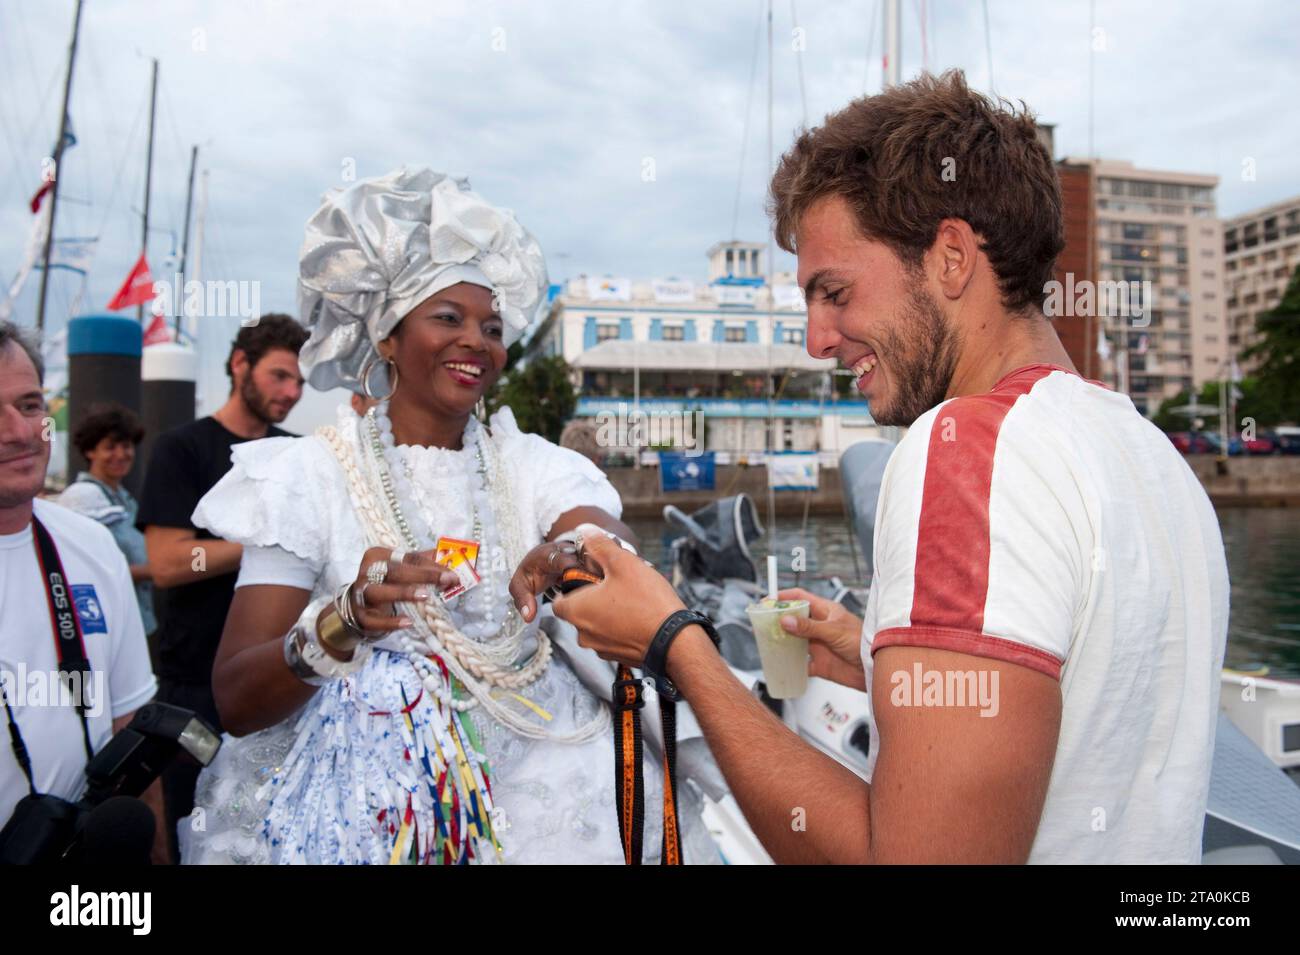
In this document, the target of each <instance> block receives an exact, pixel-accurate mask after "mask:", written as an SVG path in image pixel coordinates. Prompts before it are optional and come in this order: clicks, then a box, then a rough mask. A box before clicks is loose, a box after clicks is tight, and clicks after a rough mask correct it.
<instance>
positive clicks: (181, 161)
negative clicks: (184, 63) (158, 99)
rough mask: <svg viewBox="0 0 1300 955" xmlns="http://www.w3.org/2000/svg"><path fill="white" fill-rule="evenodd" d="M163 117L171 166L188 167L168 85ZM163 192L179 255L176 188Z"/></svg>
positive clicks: (186, 155)
mask: <svg viewBox="0 0 1300 955" xmlns="http://www.w3.org/2000/svg"><path fill="white" fill-rule="evenodd" d="M163 117H164V121H165V122H166V123H167V125H168V126H170V127H171V133H172V142H173V145H175V147H176V153H175V161H176V165H175V166H174V167H173V168H177V169H188V168H189V163H188V161H187V160H188V158H189V153H188V151H187V150H186V149H185V146H184V144H183V142H182V140H181V133H180V126H179V124H178V123H177V122H176V108H175V106H174V105H173V103H172V98H171V88H170V87H164V88H163ZM165 194H166V197H167V198H166V199H165V200H164V201H165V202H166V203H167V211H168V212H169V213H170V214H171V224H172V230H173V232H174V233H175V237H176V248H175V250H174V251H175V253H176V254H177V255H180V251H181V246H182V245H183V244H184V239H182V238H181V235H180V231H181V229H183V228H184V225H183V224H182V220H181V216H180V213H179V211H178V209H177V202H178V199H177V196H176V190H175V188H172V189H168V190H166V191H165Z"/></svg>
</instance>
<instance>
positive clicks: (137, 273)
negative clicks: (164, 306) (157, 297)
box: [108, 252, 154, 312]
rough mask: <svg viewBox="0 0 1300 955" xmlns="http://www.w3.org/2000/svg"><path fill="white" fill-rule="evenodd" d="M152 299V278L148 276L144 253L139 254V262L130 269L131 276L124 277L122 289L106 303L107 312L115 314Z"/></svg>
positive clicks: (147, 265) (147, 264)
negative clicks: (122, 309) (119, 310)
mask: <svg viewBox="0 0 1300 955" xmlns="http://www.w3.org/2000/svg"><path fill="white" fill-rule="evenodd" d="M153 297H154V293H153V276H152V275H150V274H149V263H148V262H146V261H145V260H144V253H143V252H141V253H140V259H139V261H137V262H136V263H135V267H134V268H133V269H131V274H130V275H128V276H127V277H126V281H125V282H123V283H122V287H121V288H120V289H118V290H117V294H116V295H114V296H113V300H112V301H111V302H109V303H108V310H109V311H110V312H116V311H117V310H118V309H120V308H126V307H127V306H130V305H143V304H145V303H146V302H149V301H152V300H153Z"/></svg>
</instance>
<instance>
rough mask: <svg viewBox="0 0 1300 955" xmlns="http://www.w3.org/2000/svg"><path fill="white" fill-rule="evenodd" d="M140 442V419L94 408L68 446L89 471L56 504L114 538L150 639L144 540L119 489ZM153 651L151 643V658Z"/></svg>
mask: <svg viewBox="0 0 1300 955" xmlns="http://www.w3.org/2000/svg"><path fill="white" fill-rule="evenodd" d="M143 440H144V427H143V426H142V425H141V424H140V419H139V418H137V417H136V416H135V415H134V414H132V413H131V412H130V411H128V410H127V409H126V408H123V407H122V406H121V405H115V404H114V405H95V406H93V407H92V408H91V409H90V413H89V414H87V415H86V417H85V418H83V419H82V420H81V423H80V424H78V425H77V427H76V430H75V431H74V432H73V434H72V444H73V446H74V447H75V448H76V449H77V451H78V452H80V453H81V456H82V457H84V458H85V459H86V462H87V463H88V464H89V466H90V470H89V471H82V472H81V473H80V474H78V475H77V479H76V480H75V481H73V482H72V483H71V484H69V485H68V487H67V489H66V490H64V492H63V493H62V494H60V495H59V497H58V502H59V503H60V504H62V505H63V506H64V507H66V508H68V509H69V510H73V511H76V512H77V513H78V514H81V515H83V516H85V517H89V518H90V519H91V520H95V521H99V523H101V524H103V525H104V526H105V527H107V528H108V529H109V532H110V533H112V535H113V539H114V540H115V541H117V546H118V547H119V548H121V550H122V553H123V554H125V555H126V562H127V563H128V564H130V565H131V580H132V581H134V582H135V596H136V600H137V601H138V602H139V604H140V618H141V619H142V620H143V621H144V632H145V633H146V634H147V635H149V636H150V637H152V636H153V632H154V630H155V629H157V626H158V624H157V621H156V620H155V619H154V613H153V577H152V575H151V574H150V573H149V559H148V556H147V554H146V553H145V548H144V534H143V533H142V532H141V531H140V530H139V529H138V528H137V527H136V526H135V514H136V511H137V510H138V509H139V505H138V504H137V503H136V500H135V498H134V497H132V496H131V492H130V491H128V490H127V489H126V487H125V485H123V483H122V482H123V481H124V480H126V476H127V475H128V474H130V473H131V466H132V465H133V464H134V463H135V450H136V448H137V447H138V446H139V444H140V442H141V441H143ZM152 650H153V643H152V640H151V641H150V656H152V655H153V653H152ZM155 669H156V667H155Z"/></svg>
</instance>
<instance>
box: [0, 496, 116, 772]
mask: <svg viewBox="0 0 1300 955" xmlns="http://www.w3.org/2000/svg"><path fill="white" fill-rule="evenodd" d="M32 538H33V540H34V542H35V544H36V560H37V561H38V562H39V564H40V567H41V577H42V578H44V580H45V596H46V600H47V602H48V604H49V608H50V624H51V626H52V627H53V631H54V650H55V653H56V654H57V655H58V658H59V676H60V678H61V679H62V680H63V681H64V684H65V685H66V686H67V688H68V690H69V692H70V693H71V694H72V696H73V705H74V706H75V707H76V709H77V716H78V717H79V718H80V720H81V741H82V743H83V744H84V746H85V748H86V760H87V762H89V761H90V759H91V757H93V756H94V755H95V750H94V747H92V746H91V745H90V722H89V721H88V720H87V719H86V691H87V688H88V687H89V686H90V685H91V684H90V679H91V670H90V661H89V660H88V659H86V642H85V638H84V637H83V635H82V632H81V619H80V618H79V617H78V616H77V607H76V604H75V603H74V602H73V599H72V592H71V585H70V584H69V583H68V578H67V575H66V574H64V572H63V562H62V561H61V560H60V559H59V550H58V548H57V547H55V546H54V538H53V537H52V536H51V535H50V532H49V531H48V530H46V529H45V525H44V524H42V523H41V521H40V518H38V517H37V516H36V515H35V514H33V515H32ZM74 674H76V676H75V678H74V676H73V675H74ZM0 696H3V697H4V706H5V716H6V717H7V718H8V721H9V742H10V744H11V746H12V747H13V751H14V758H15V759H17V760H18V765H19V766H21V767H22V770H23V774H24V775H25V776H26V777H27V786H28V788H29V789H31V791H32V792H33V793H35V792H36V785H35V783H34V782H33V777H32V762H31V756H30V754H29V753H28V752H27V745H26V744H25V743H24V742H23V736H22V733H21V732H19V730H18V724H17V723H16V722H15V721H14V713H13V709H12V708H11V707H10V705H9V697H8V695H7V694H5V693H4V692H3V688H0Z"/></svg>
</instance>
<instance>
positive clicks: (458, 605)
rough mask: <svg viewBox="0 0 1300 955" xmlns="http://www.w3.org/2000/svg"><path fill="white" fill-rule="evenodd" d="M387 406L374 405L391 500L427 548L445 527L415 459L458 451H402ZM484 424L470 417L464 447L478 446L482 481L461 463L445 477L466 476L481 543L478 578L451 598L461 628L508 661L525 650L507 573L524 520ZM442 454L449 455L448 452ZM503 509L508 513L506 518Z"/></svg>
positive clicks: (410, 533)
mask: <svg viewBox="0 0 1300 955" xmlns="http://www.w3.org/2000/svg"><path fill="white" fill-rule="evenodd" d="M387 412H388V405H387V402H384V403H381V404H380V405H379V406H378V407H377V408H375V413H374V426H375V428H377V430H378V436H379V443H380V444H381V445H382V448H383V452H382V453H383V459H384V463H385V464H387V467H388V473H389V474H390V475H391V476H392V485H393V492H394V495H395V497H396V501H395V502H394V501H390V504H394V505H395V510H394V513H395V514H400V515H401V516H402V517H404V518H405V519H406V521H407V525H406V527H403V528H402V531H403V536H404V537H405V538H406V540H407V543H408V545H410V544H412V543H413V544H414V545H415V548H414V549H418V550H428V549H431V548H432V547H433V546H434V544H435V543H436V541H437V538H438V536H439V528H438V527H437V526H436V523H435V522H436V521H437V508H436V505H435V504H434V502H433V501H432V500H430V495H429V489H428V488H426V487H425V482H424V481H422V480H420V479H418V478H417V475H416V473H415V467H414V464H413V460H412V459H413V458H414V457H415V456H416V455H419V454H422V453H431V454H434V455H440V454H453V455H454V454H455V452H446V451H444V450H443V449H440V448H435V449H426V448H418V447H412V446H406V447H407V451H406V453H405V454H403V453H402V451H401V450H399V449H398V447H396V446H395V444H394V440H393V426H392V422H391V421H390V420H389V418H388V414H387ZM485 430H486V429H485V428H484V427H483V426H482V425H481V424H480V423H479V422H478V421H477V420H475V419H474V418H470V419H469V422H468V424H467V425H466V427H465V437H464V444H465V448H466V450H468V449H469V448H471V447H472V448H473V453H474V457H475V461H476V464H477V467H476V473H477V474H478V476H479V478H480V480H478V481H475V480H474V477H473V476H465V475H464V474H463V471H462V469H461V468H460V467H458V466H455V465H453V466H451V467H449V468H447V471H448V473H447V476H446V480H448V481H453V480H459V479H461V478H462V477H465V478H466V480H467V484H468V487H469V491H470V502H471V503H470V506H471V523H472V530H471V532H470V537H471V538H472V539H473V540H476V541H478V542H479V544H480V552H479V558H478V561H477V570H478V573H479V584H478V585H477V586H476V587H473V588H472V589H470V590H469V591H468V592H466V593H465V594H462V595H461V596H459V597H457V598H455V602H454V603H453V605H452V606H453V608H454V609H455V611H456V614H455V615H456V616H457V617H459V618H460V620H458V621H457V624H458V626H459V628H460V630H461V632H462V633H464V634H465V635H466V636H467V637H470V638H471V639H473V640H475V641H479V642H482V643H483V645H482V646H481V647H480V649H481V651H482V652H483V653H484V655H485V656H487V657H489V658H490V659H492V660H493V661H494V662H498V663H502V664H509V663H512V662H514V660H516V659H517V658H518V655H519V651H520V649H521V648H522V642H523V630H524V623H523V620H521V619H520V617H519V614H518V612H517V611H516V610H515V606H514V601H512V600H511V599H510V592H509V585H508V581H507V580H505V577H506V574H507V573H508V572H509V569H510V568H511V567H513V566H514V565H515V564H516V563H517V562H518V560H519V559H520V558H521V557H522V553H521V548H520V545H519V542H518V538H517V534H515V533H514V531H515V530H516V527H517V524H518V521H517V518H516V514H515V513H514V506H513V504H514V502H513V499H512V497H511V494H510V488H509V484H508V482H507V481H506V479H505V475H504V474H503V473H502V471H501V468H500V466H499V463H500V462H499V460H497V455H496V454H495V450H496V449H495V448H494V447H492V446H491V442H490V441H489V440H488V439H487V438H486V435H485V434H484V432H485ZM372 450H373V449H372ZM435 460H436V459H435ZM441 460H442V461H443V462H446V461H447V458H442V459H441ZM457 464H459V462H457ZM491 465H496V467H492V466H491ZM498 515H501V517H503V518H504V520H499V519H498ZM399 526H400V522H399ZM499 634H504V635H505V639H493V638H494V637H497V636H498V635H499Z"/></svg>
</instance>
